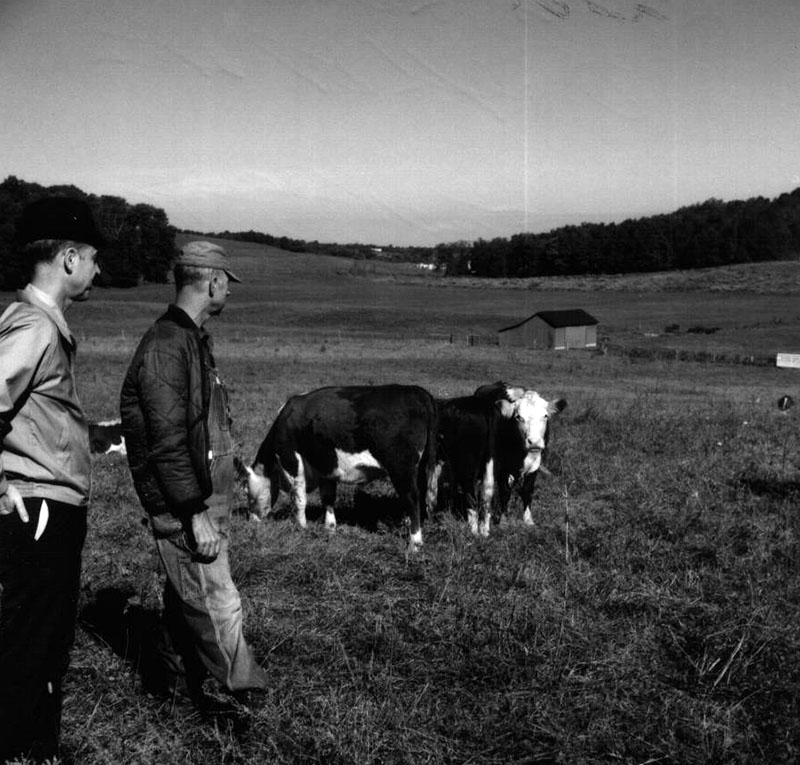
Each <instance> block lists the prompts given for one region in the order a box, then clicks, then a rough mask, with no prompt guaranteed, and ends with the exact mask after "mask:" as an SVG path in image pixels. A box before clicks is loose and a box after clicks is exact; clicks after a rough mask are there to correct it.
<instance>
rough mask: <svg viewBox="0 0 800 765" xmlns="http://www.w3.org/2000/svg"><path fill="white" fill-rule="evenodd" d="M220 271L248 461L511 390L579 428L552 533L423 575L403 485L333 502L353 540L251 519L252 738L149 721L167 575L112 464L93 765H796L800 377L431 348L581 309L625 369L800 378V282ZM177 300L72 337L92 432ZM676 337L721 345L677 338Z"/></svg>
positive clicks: (96, 646)
mask: <svg viewBox="0 0 800 765" xmlns="http://www.w3.org/2000/svg"><path fill="white" fill-rule="evenodd" d="M230 251H231V253H232V261H233V267H234V269H235V270H236V271H237V273H239V275H240V276H241V277H242V278H243V280H244V281H243V284H240V285H236V284H234V285H232V290H231V291H232V295H231V298H230V303H229V306H228V308H226V311H225V313H224V314H223V315H222V316H221V317H219V318H218V319H214V320H212V321H211V322H210V323H209V325H208V329H209V330H210V331H211V333H212V334H213V335H214V337H215V341H216V354H217V360H218V363H219V366H220V367H221V369H222V372H223V375H224V377H225V379H226V382H227V383H228V386H229V389H230V392H231V404H232V413H233V416H234V420H235V426H236V435H237V441H238V444H239V447H238V448H239V451H240V455H241V456H242V458H243V459H244V460H245V461H247V462H249V461H250V460H251V459H252V457H253V455H254V454H255V451H256V449H257V448H258V445H259V444H260V442H261V440H262V439H263V437H264V435H265V434H266V432H267V429H268V427H269V424H270V423H271V421H272V419H273V417H274V415H275V413H276V411H277V409H278V408H279V406H280V405H281V404H282V403H283V401H284V400H285V399H286V398H287V397H288V396H289V395H291V394H294V393H300V392H304V391H307V390H310V389H313V388H316V387H320V386H323V385H338V384H363V383H374V384H379V383H386V382H402V383H416V384H420V385H422V386H424V387H426V388H428V389H429V390H430V391H431V392H432V393H433V394H434V395H436V396H455V395H463V394H467V393H470V392H471V391H472V390H473V389H474V388H475V387H476V386H477V385H479V384H482V383H487V382H493V381H495V380H498V379H503V380H506V381H509V382H512V383H517V384H522V385H526V386H528V387H532V388H535V389H536V390H538V391H539V392H540V393H541V394H542V395H544V396H545V397H547V398H553V397H564V398H566V399H567V400H568V402H569V406H568V408H567V409H566V411H565V412H564V413H563V414H562V415H561V417H560V419H559V420H558V421H557V422H556V423H555V424H554V432H553V436H552V440H551V449H550V454H549V455H548V457H547V462H548V464H549V465H550V468H551V470H552V471H553V475H552V476H550V477H548V478H543V479H541V480H540V482H539V486H538V489H537V502H536V513H535V515H536V524H535V525H534V526H532V527H527V526H524V525H522V523H521V522H520V513H519V508H518V507H517V505H516V504H513V505H512V507H511V508H510V511H509V513H508V516H507V517H506V518H505V519H503V521H502V522H500V523H498V524H497V525H496V526H495V528H493V530H492V534H491V536H490V537H489V538H488V539H475V538H473V537H472V536H471V535H470V534H469V532H468V530H467V528H466V524H465V523H464V522H462V521H461V520H459V519H456V518H453V517H452V516H451V514H450V513H449V512H448V508H446V507H442V508H440V509H439V511H437V512H436V513H434V514H432V516H431V517H430V518H429V519H428V520H427V522H426V524H425V526H424V529H423V534H424V546H423V549H422V551H421V552H420V553H419V554H418V555H415V556H408V555H407V554H406V537H405V528H404V525H403V523H402V519H400V518H398V517H397V508H396V505H395V503H394V497H393V493H392V491H391V489H390V488H389V487H388V486H386V485H380V484H378V485H372V486H369V487H364V488H362V489H358V490H343V491H340V503H339V504H340V507H339V512H338V514H337V517H338V520H339V527H338V529H337V530H336V531H335V532H334V533H329V532H327V531H326V530H325V529H324V528H323V525H322V523H321V521H320V518H319V516H320V508H319V503H318V498H317V495H316V494H315V495H312V498H311V507H310V511H309V517H310V519H311V523H310V528H309V529H307V530H305V531H303V530H301V529H299V528H297V526H296V525H295V523H294V521H293V519H292V517H291V515H290V514H289V512H288V508H287V503H286V502H285V501H284V502H283V503H282V504H280V505H279V507H278V509H277V511H276V513H275V514H274V516H273V517H270V518H269V519H267V520H266V521H265V522H264V523H261V524H256V523H253V522H251V521H249V520H248V516H247V511H246V506H245V505H246V502H245V497H244V494H243V492H241V491H240V492H239V493H238V495H237V504H238V509H237V514H236V518H235V523H234V530H233V533H234V538H233V555H232V559H233V573H234V578H235V579H236V581H237V584H238V586H239V589H240V592H241V594H242V598H243V602H244V608H245V629H246V634H247V636H248V639H249V640H250V642H251V643H252V645H253V646H254V648H255V651H256V653H257V654H258V655H259V656H260V657H262V658H263V661H264V664H265V666H266V668H267V671H268V673H269V676H270V678H271V686H270V690H269V693H268V696H267V698H266V699H265V702H264V706H263V708H261V709H257V710H255V711H254V713H253V714H252V715H251V716H250V717H249V718H248V721H247V722H248V724H247V725H246V726H244V725H239V724H237V725H232V724H229V723H228V722H227V721H225V720H219V721H218V722H217V723H213V724H212V723H203V722H202V721H201V720H200V719H199V718H197V717H196V716H194V715H187V714H186V712H185V711H182V710H174V709H172V708H171V707H170V705H169V704H168V703H166V702H164V701H163V700H160V699H158V698H154V697H151V696H149V695H148V694H147V689H146V682H145V681H146V679H147V677H148V673H149V672H151V670H152V645H153V636H154V635H153V631H154V626H155V618H156V614H157V612H158V609H159V607H160V592H161V579H160V576H159V572H158V566H157V560H156V556H155V552H154V550H153V545H152V541H151V539H150V536H149V531H148V529H147V528H146V527H145V526H144V525H143V524H142V511H141V509H140V508H139V506H138V503H137V501H136V498H135V495H134V492H133V488H132V485H131V481H130V478H129V475H128V471H127V465H126V462H125V459H124V458H120V457H118V456H116V455H110V456H107V457H95V458H93V467H94V477H95V488H94V496H93V503H92V508H91V515H90V519H91V522H90V531H89V537H88V540H87V546H86V552H85V556H84V575H83V582H84V585H83V590H82V599H81V611H82V621H81V625H80V627H79V630H78V635H77V642H76V648H75V651H74V654H73V662H72V666H71V669H70V671H69V674H68V676H67V689H66V690H67V699H66V708H65V715H64V727H65V736H64V738H65V744H66V745H67V747H68V749H69V750H70V752H71V753H72V755H73V756H74V757H75V760H76V762H79V763H165V762H169V763H287V764H288V763H325V764H327V763H337V764H341V765H345V764H348V765H349V764H351V763H355V764H359V765H360V764H362V763H363V764H364V765H367V764H372V765H379V764H380V765H383V764H386V765H388V764H389V763H391V764H395V763H397V764H399V763H408V764H409V765H410V764H416V763H431V764H433V763H474V764H489V763H492V764H496V765H506V764H510V763H564V764H567V765H574V764H582V763H587V764H588V763H632V764H633V763H637V764H644V763H656V762H662V763H742V764H744V763H791V762H796V761H798V759H799V758H800V669H799V668H798V663H797V656H798V654H799V653H800V634H799V633H798V623H800V605H798V604H800V575H799V567H800V544H799V543H798V535H799V534H800V512H799V511H798V504H799V503H800V437H798V415H797V413H796V412H797V410H796V409H791V410H789V411H788V412H781V411H779V410H778V408H777V406H776V402H777V400H778V398H779V397H780V396H781V395H783V394H790V395H793V396H800V370H797V371H794V370H781V369H777V368H775V367H756V366H744V365H732V364H697V363H689V362H679V361H664V360H662V361H643V360H640V359H637V358H629V357H627V356H624V355H614V354H606V355H600V354H596V353H592V352H589V351H586V352H583V351H571V352H567V353H564V352H546V351H539V352H531V351H525V350H522V349H503V348H498V347H491V346H469V345H467V344H466V343H465V342H460V341H457V342H454V343H452V344H451V343H449V342H445V341H443V340H442V339H441V338H432V337H431V336H432V335H437V336H438V335H449V334H453V335H455V336H456V338H455V339H456V340H458V338H459V337H466V336H467V335H469V334H474V335H491V334H492V333H494V332H495V331H496V330H497V329H498V328H500V327H504V326H508V325H509V324H513V323H516V322H517V321H519V320H521V319H522V318H524V317H526V316H528V315H530V314H531V313H533V312H535V311H537V310H543V309H553V308H583V309H585V310H587V311H589V312H590V313H591V314H593V315H594V316H596V317H597V318H598V319H599V320H600V323H601V325H600V334H601V335H603V336H605V337H607V339H608V340H609V342H611V343H621V344H623V345H631V346H634V345H635V346H638V345H642V344H645V343H662V344H666V343H669V344H670V346H671V347H675V346H676V344H681V343H685V344H687V346H686V347H689V346H690V345H691V344H692V343H694V344H697V343H699V342H702V343H708V344H715V345H714V346H713V347H715V348H717V349H718V350H734V349H735V350H736V351H741V352H749V353H752V354H757V355H762V354H767V353H774V352H777V351H798V352H800V305H798V297H797V291H798V290H797V285H796V283H795V281H796V279H794V278H793V274H794V270H793V268H794V267H796V264H794V263H792V264H776V265H775V267H774V269H773V270H772V271H770V273H774V274H778V276H775V277H774V281H773V283H774V284H777V286H775V287H772V288H767V289H766V290H764V289H763V288H762V287H761V286H759V287H758V289H756V288H755V287H753V289H752V290H748V289H747V282H746V281H745V282H744V284H743V286H742V285H741V284H740V286H738V287H737V288H735V289H726V290H715V289H714V288H713V285H714V284H721V283H723V282H724V283H728V281H727V279H728V276H729V275H730V272H729V271H725V272H724V273H725V275H726V276H725V278H723V277H722V276H721V277H720V280H719V281H712V284H711V286H709V288H708V289H702V290H701V289H693V288H692V285H691V283H690V281H691V277H687V282H686V284H685V285H684V288H683V289H678V288H676V287H671V288H669V289H665V288H664V287H663V284H661V283H659V280H658V279H654V280H653V281H651V282H648V283H646V284H642V283H639V282H637V283H635V286H634V287H633V288H632V289H631V290H630V291H624V290H620V289H618V286H619V284H620V283H621V282H622V280H623V277H621V278H620V279H619V280H617V281H616V282H614V281H611V282H609V284H610V285H611V286H605V287H602V286H598V284H597V283H593V284H591V285H587V284H586V283H578V282H574V283H571V284H566V285H561V288H560V289H554V288H552V284H551V285H545V284H542V283H541V280H540V283H539V284H538V285H537V286H536V288H535V289H532V288H531V285H530V284H524V285H523V284H517V283H511V282H505V283H503V284H499V283H492V284H487V283H483V284H481V283H476V282H474V281H470V282H465V283H463V286H461V285H460V284H459V283H455V282H452V281H450V280H445V279H436V278H435V277H431V276H424V277H423V276H420V275H419V274H418V273H417V272H416V271H415V270H414V269H412V268H411V267H406V266H399V267H388V266H373V265H372V264H355V265H354V264H352V263H351V262H349V261H343V260H338V259H334V258H320V257H314V256H306V255H291V254H286V253H280V252H279V251H276V250H271V249H270V248H265V247H257V246H255V245H245V244H235V243H231V245H230ZM720 273H721V274H722V273H723V272H720ZM759 273H760V275H761V277H763V278H762V279H760V280H759V285H761V282H762V281H764V279H766V280H767V281H768V282H769V278H767V277H766V276H764V274H765V273H766V272H765V271H763V270H762V271H760V272H759ZM565 287H569V289H566V288H565ZM171 297H172V290H171V288H170V287H169V286H168V285H159V286H144V287H140V288H136V289H132V290H125V291H123V290H96V291H95V293H94V294H93V296H92V299H91V301H90V302H89V303H87V304H84V305H79V306H75V307H73V309H71V311H70V313H69V315H68V320H69V322H70V324H71V326H72V327H73V329H74V331H75V332H76V334H77V335H78V337H79V340H80V345H79V350H78V368H77V377H78V383H79V387H80V390H81V393H82V398H83V400H84V404H85V408H86V409H87V412H88V414H89V416H90V417H91V418H93V419H108V418H110V417H113V416H115V415H116V412H117V397H118V393H119V387H120V384H121V381H122V376H123V374H124V371H125V368H126V367H127V363H128V361H129V359H130V356H131V354H132V353H133V350H134V348H135V345H136V343H137V341H138V338H139V336H140V335H141V333H142V332H143V331H144V330H145V328H146V327H147V326H149V324H150V323H152V321H153V320H154V319H155V318H156V317H157V316H158V315H160V313H161V311H162V310H163V308H164V306H165V305H166V303H167V302H168V301H169V300H170V299H171ZM9 298H10V296H9ZM671 324H679V325H680V326H681V328H682V329H685V328H687V327H690V326H700V325H702V326H706V327H715V328H719V329H718V331H716V332H715V333H714V334H710V335H702V336H698V335H694V334H685V333H681V334H679V335H678V336H669V337H667V336H664V335H663V332H662V330H663V329H664V327H665V326H668V325H671ZM709 347H710V346H709ZM143 678H144V680H143Z"/></svg>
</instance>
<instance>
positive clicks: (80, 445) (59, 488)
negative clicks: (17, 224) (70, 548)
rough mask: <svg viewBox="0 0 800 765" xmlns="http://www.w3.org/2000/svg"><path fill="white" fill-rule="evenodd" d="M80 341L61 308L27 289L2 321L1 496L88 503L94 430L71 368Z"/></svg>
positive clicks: (77, 503)
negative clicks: (10, 488) (11, 491)
mask: <svg viewBox="0 0 800 765" xmlns="http://www.w3.org/2000/svg"><path fill="white" fill-rule="evenodd" d="M74 358H75V340H74V339H73V337H72V334H71V333H70V331H69V327H68V326H67V323H66V321H65V320H64V316H63V314H62V313H61V311H60V310H58V308H56V307H54V306H52V305H49V304H48V303H47V301H46V300H43V299H42V293H39V292H38V290H36V289H35V288H32V287H31V285H28V286H27V287H26V288H25V289H24V290H20V291H19V292H18V293H17V302H15V303H12V304H11V305H10V306H9V307H8V308H7V309H6V311H5V313H4V314H3V315H2V316H1V317H0V493H3V492H5V491H6V486H7V482H11V483H12V484H13V485H14V486H15V487H16V488H17V489H19V492H20V494H21V495H22V496H23V497H41V498H42V499H52V500H55V501H58V502H66V503H68V504H71V505H86V504H87V503H88V501H89V493H90V491H91V458H90V456H89V429H88V426H87V424H86V418H85V416H84V413H83V407H82V406H81V403H80V401H79V399H78V393H77V390H76V387H75V377H74V375H73V370H72V365H73V360H74Z"/></svg>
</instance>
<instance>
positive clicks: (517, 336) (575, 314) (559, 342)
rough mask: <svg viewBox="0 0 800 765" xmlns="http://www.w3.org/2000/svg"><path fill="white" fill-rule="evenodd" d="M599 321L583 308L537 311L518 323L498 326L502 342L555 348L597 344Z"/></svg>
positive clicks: (585, 346)
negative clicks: (501, 327)
mask: <svg viewBox="0 0 800 765" xmlns="http://www.w3.org/2000/svg"><path fill="white" fill-rule="evenodd" d="M598 323H599V322H598V321H597V319H595V318H594V317H593V316H592V315H591V314H588V313H586V311H584V310H581V309H580V308H575V309H571V310H568V311H538V312H537V313H535V314H533V315H532V316H529V317H528V318H527V319H524V320H523V321H521V322H519V323H518V324H513V325H512V326H510V327H504V328H503V329H501V330H499V331H498V336H499V344H500V345H502V346H515V347H521V348H536V349H547V348H553V349H556V350H565V349H567V348H596V347H597V325H598Z"/></svg>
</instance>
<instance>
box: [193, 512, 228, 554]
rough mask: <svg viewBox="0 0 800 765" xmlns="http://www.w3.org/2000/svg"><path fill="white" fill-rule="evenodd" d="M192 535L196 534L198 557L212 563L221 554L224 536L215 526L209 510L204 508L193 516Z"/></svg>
mask: <svg viewBox="0 0 800 765" xmlns="http://www.w3.org/2000/svg"><path fill="white" fill-rule="evenodd" d="M192 535H193V536H194V542H195V545H197V547H196V553H197V555H198V557H200V558H203V559H204V560H206V562H208V563H210V562H211V561H212V560H214V559H215V558H216V557H217V555H219V548H220V543H221V541H222V537H221V536H220V533H219V531H217V528H216V526H214V523H213V521H212V520H211V518H210V517H209V515H208V511H207V510H203V512H202V513H195V514H194V515H193V516H192Z"/></svg>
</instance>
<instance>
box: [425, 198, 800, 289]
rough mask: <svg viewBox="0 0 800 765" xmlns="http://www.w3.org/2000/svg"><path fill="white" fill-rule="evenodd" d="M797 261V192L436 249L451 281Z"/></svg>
mask: <svg viewBox="0 0 800 765" xmlns="http://www.w3.org/2000/svg"><path fill="white" fill-rule="evenodd" d="M798 253H800V188H797V189H795V190H794V191H792V192H790V193H786V194H782V195H781V196H779V197H777V198H776V199H773V200H769V199H765V198H764V197H755V198H752V199H748V200H745V201H734V202H723V201H721V200H718V199H709V200H708V201H706V202H703V203H700V204H695V205H690V206H688V207H682V208H680V209H679V210H677V211H675V212H673V213H669V214H663V215H654V216H651V217H646V218H640V219H635V220H634V219H631V220H626V221H624V222H622V223H582V224H581V225H579V226H564V227H562V228H558V229H554V230H552V231H549V232H547V233H541V234H516V235H514V236H512V237H511V238H510V239H503V238H497V239H492V240H490V241H487V240H485V239H478V240H477V241H475V242H466V241H460V242H451V243H446V244H440V245H437V246H436V247H435V248H434V255H433V258H432V259H431V262H435V263H436V264H437V265H438V266H439V267H440V268H441V269H442V270H444V271H445V272H446V273H448V274H450V275H463V274H474V275H476V276H486V277H532V276H560V275H578V274H617V273H636V272H645V271H668V270H673V269H687V268H706V267H711V266H722V265H730V264H733V263H753V262H758V261H767V260H786V259H789V258H793V257H795V256H797V254H798Z"/></svg>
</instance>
